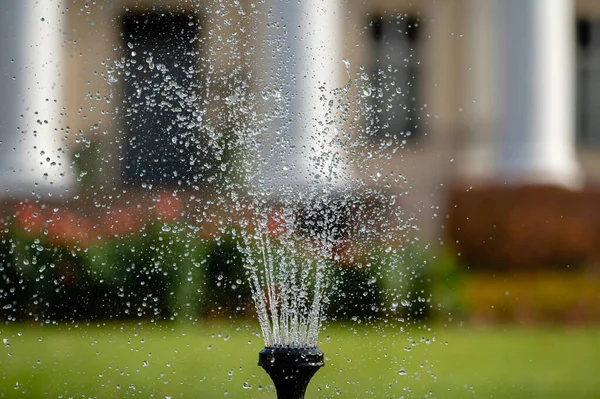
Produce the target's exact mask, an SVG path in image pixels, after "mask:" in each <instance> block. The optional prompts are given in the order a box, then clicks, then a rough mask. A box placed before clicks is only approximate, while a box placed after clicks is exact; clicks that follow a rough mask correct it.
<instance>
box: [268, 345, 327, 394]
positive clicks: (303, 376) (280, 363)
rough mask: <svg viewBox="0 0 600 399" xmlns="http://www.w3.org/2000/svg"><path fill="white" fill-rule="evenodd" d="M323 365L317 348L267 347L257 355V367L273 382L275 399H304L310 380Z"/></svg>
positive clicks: (321, 353)
mask: <svg viewBox="0 0 600 399" xmlns="http://www.w3.org/2000/svg"><path fill="white" fill-rule="evenodd" d="M324 364H325V363H324V362H323V352H321V350H319V349H318V348H288V347H267V348H265V349H263V350H262V351H260V353H259V354H258V365H259V366H261V367H262V368H264V369H265V370H266V372H267V374H269V376H270V377H271V379H272V380H273V383H274V384H275V388H276V389H277V399H304V394H305V393H306V387H307V386H308V383H309V382H310V379H311V378H312V377H313V376H314V375H315V373H316V372H317V370H319V369H320V368H321V367H323V366H324Z"/></svg>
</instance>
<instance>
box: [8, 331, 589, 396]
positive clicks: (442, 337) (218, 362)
mask: <svg viewBox="0 0 600 399" xmlns="http://www.w3.org/2000/svg"><path fill="white" fill-rule="evenodd" d="M258 331H259V329H258V326H256V325H255V324H253V323H252V322H247V324H244V322H238V323H235V324H201V325H180V324H150V323H137V324H136V323H125V324H120V323H114V324H105V323H100V324H90V325H84V324H80V325H76V324H64V325H59V326H52V325H50V326H43V327H42V326H39V325H27V324H9V325H4V326H1V327H0V339H2V340H4V345H3V347H0V397H4V398H45V397H48V398H130V397H139V398H221V397H224V396H227V397H232V398H256V399H259V398H274V397H275V393H274V390H273V388H272V387H271V386H269V384H270V381H269V380H268V377H267V376H266V374H265V373H264V372H263V371H262V369H260V368H259V367H258V366H257V365H256V360H257V353H258V351H259V350H260V349H262V346H263V343H262V340H261V338H259V337H258V336H257V333H258ZM321 338H322V340H323V342H322V343H321V344H320V345H319V346H320V347H321V349H323V351H324V352H325V354H326V356H327V360H326V363H327V364H326V367H325V368H323V369H322V370H320V371H319V372H318V373H317V375H316V376H315V378H314V379H313V382H312V384H311V386H310V387H309V392H308V394H307V398H332V397H338V395H339V396H341V397H346V398H401V397H405V398H423V397H427V398H444V399H448V398H450V399H451V398H545V399H548V398H580V399H581V398H600V380H599V379H598V378H597V374H598V372H599V371H600V328H599V327H593V328H592V327H590V328H580V329H573V330H565V329H560V328H517V327H506V328H503V327H496V328H488V329H478V328H475V327H453V328H443V327H433V328H432V329H431V331H428V330H427V329H426V328H422V329H417V328H414V329H411V330H409V331H406V332H402V331H400V329H393V328H391V327H384V326H370V327H364V326H362V325H348V326H343V325H333V326H329V327H328V328H327V329H326V330H325V331H323V333H322V335H321ZM244 385H246V386H244Z"/></svg>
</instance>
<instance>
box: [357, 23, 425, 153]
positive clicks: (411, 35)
mask: <svg viewBox="0 0 600 399" xmlns="http://www.w3.org/2000/svg"><path fill="white" fill-rule="evenodd" d="M419 25H420V24H419V19H417V18H413V17H411V16H408V15H406V14H398V15H394V16H385V17H384V16H376V17H375V18H373V19H372V20H371V22H370V24H369V27H370V33H371V35H370V38H371V40H370V47H371V51H370V58H371V62H370V66H371V67H370V70H371V83H372V85H373V93H372V95H371V97H370V99H371V105H372V109H373V112H372V114H371V115H370V116H369V118H368V119H369V120H368V122H367V123H368V124H369V126H368V128H369V131H370V132H371V134H372V135H373V136H374V137H380V138H384V137H386V138H387V137H392V138H396V139H403V138H404V139H407V142H408V141H411V140H410V139H411V138H414V137H416V136H417V135H418V134H419V131H420V126H419V123H420V119H421V118H420V114H421V109H422V105H421V104H420V102H419V91H418V88H419V87H418V86H419V80H420V60H419V57H420V54H419V47H420V46H419V43H420V40H419V39H420V31H421V28H420V26H419Z"/></svg>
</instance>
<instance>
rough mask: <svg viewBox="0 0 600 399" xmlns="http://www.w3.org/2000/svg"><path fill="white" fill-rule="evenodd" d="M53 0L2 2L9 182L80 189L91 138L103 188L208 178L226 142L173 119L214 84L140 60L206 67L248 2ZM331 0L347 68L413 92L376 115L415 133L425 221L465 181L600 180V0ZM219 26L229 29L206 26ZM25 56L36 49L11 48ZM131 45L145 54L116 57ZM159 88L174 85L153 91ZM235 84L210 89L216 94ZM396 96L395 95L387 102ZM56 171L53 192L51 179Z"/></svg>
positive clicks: (412, 147)
mask: <svg viewBox="0 0 600 399" xmlns="http://www.w3.org/2000/svg"><path fill="white" fill-rule="evenodd" d="M251 3H252V2H250V1H242V6H243V7H245V9H247V10H251V9H252V5H251ZM333 3H335V4H336V5H335V6H333ZM44 4H45V5H43V6H40V5H39V4H37V3H36V2H35V1H33V0H28V1H20V2H14V3H11V4H10V5H4V6H3V8H2V10H1V13H2V16H3V18H4V19H3V21H4V20H5V22H6V24H4V23H3V24H2V26H3V27H5V28H6V29H7V30H6V32H4V33H3V35H2V37H3V39H2V46H3V48H2V55H1V57H2V58H1V61H2V70H1V73H2V75H1V79H0V85H2V86H0V87H2V91H3V93H5V97H4V100H3V103H2V114H1V115H2V125H0V137H2V141H3V144H2V147H0V151H1V153H0V154H1V156H0V168H1V169H0V188H1V191H2V193H9V194H10V193H12V194H15V193H19V192H20V193H21V194H23V195H26V194H28V193H29V192H30V191H36V190H38V191H39V192H40V193H45V192H46V191H57V190H56V189H55V188H56V187H57V186H58V187H59V189H58V191H59V192H61V195H69V194H68V193H67V194H65V193H64V190H65V189H67V190H70V191H71V192H76V191H77V190H78V189H77V182H76V180H77V178H78V176H77V175H78V172H76V171H75V172H73V171H72V170H77V162H83V161H81V159H75V158H74V157H73V154H74V153H75V152H76V151H78V150H79V149H83V148H84V147H85V148H87V149H92V150H90V151H88V152H87V153H85V151H83V150H82V151H80V153H81V154H84V155H82V156H83V157H84V158H85V156H86V154H87V155H89V156H91V157H93V156H94V154H98V153H100V152H101V153H102V154H104V155H103V156H102V157H101V159H100V162H99V163H98V165H96V166H95V167H94V168H92V169H93V170H90V172H88V173H95V176H94V178H93V179H92V181H93V185H94V189H95V190H110V189H114V188H115V187H120V186H121V185H122V184H124V183H133V184H140V183H142V182H151V183H152V182H154V183H156V184H158V185H160V184H171V183H172V182H173V181H176V180H178V179H186V178H188V179H194V178H196V179H198V175H197V173H195V171H194V169H193V167H189V162H187V160H189V159H190V158H196V162H197V164H202V163H205V162H209V161H210V159H211V156H212V154H210V153H204V154H200V155H199V154H197V153H195V152H194V149H192V148H188V147H186V146H184V147H185V148H186V150H185V151H179V150H177V151H176V150H175V149H174V148H170V147H169V143H168V142H165V141H164V140H165V138H164V137H163V136H161V132H163V131H168V132H170V133H169V134H170V136H169V137H173V136H182V135H183V136H185V135H186V134H188V133H187V132H189V131H190V130H194V129H195V127H194V126H195V124H196V123H201V122H198V121H199V120H200V119H201V117H202V116H200V117H199V116H198V115H196V114H194V112H193V109H194V107H195V105H194V104H195V102H196V103H200V102H201V100H202V98H203V96H205V95H206V93H198V92H197V90H196V89H193V90H192V89H190V87H192V86H193V85H192V83H193V79H194V77H193V74H192V73H189V74H186V73H176V74H170V75H169V80H170V81H171V82H173V83H172V85H171V87H170V88H169V87H167V86H165V82H164V81H160V79H163V78H164V74H163V75H160V76H159V75H157V74H155V73H153V72H152V71H153V69H152V68H150V67H149V68H150V69H143V68H141V67H140V65H142V64H143V65H145V66H152V65H155V64H157V65H158V64H160V65H162V66H163V67H164V68H167V69H170V70H173V71H174V70H178V71H185V69H186V68H187V69H189V70H190V71H192V70H193V69H194V67H195V63H196V62H197V60H196V59H193V54H194V51H196V50H197V53H196V54H201V52H202V51H204V50H205V49H206V48H219V41H220V40H222V38H227V37H230V36H231V37H232V35H233V34H234V31H237V30H239V28H240V27H244V26H245V25H244V24H249V23H251V21H252V20H251V19H247V18H243V16H240V15H238V16H233V17H231V20H230V21H229V23H220V22H219V20H218V15H219V13H218V12H217V13H213V14H211V18H210V19H204V18H203V8H204V7H207V6H208V4H205V3H204V2H202V1H158V0H118V1H117V0H115V1H111V2H102V3H101V4H90V3H88V2H85V1H80V0H74V1H67V0H64V1H62V2H61V1H58V0H54V1H48V2H47V3H44ZM223 4H224V3H223ZM273 4H275V3H273ZM332 7H333V8H332V9H331V10H332V11H331V12H332V13H337V14H336V15H338V19H339V20H338V21H337V23H335V24H333V23H332V22H331V20H329V21H324V22H323V23H329V24H332V26H331V31H330V32H329V39H330V40H339V43H340V45H341V51H340V53H341V54H343V57H344V58H345V59H346V60H347V61H348V63H349V65H350V67H349V70H348V71H347V70H346V69H345V68H344V65H343V63H342V60H341V59H340V60H339V62H338V63H337V65H338V72H337V73H338V74H339V75H342V76H341V78H340V79H341V80H342V81H343V80H344V79H345V77H346V76H347V75H346V74H348V73H356V72H357V71H358V69H359V67H361V66H363V67H364V68H365V70H366V71H367V72H368V73H370V74H372V75H376V74H377V71H379V70H383V69H387V68H391V69H390V71H392V72H390V74H391V77H390V79H391V80H395V81H397V82H398V85H399V86H401V89H402V91H403V96H397V97H394V98H393V99H392V98H391V97H389V98H388V96H386V90H388V89H386V88H384V87H383V86H382V87H379V88H377V89H378V90H380V91H381V92H382V93H383V96H382V97H381V98H383V100H381V99H374V100H373V105H374V106H377V107H379V108H381V109H382V112H383V116H382V117H381V118H380V119H381V120H385V121H386V122H385V123H384V124H382V126H377V127H376V129H375V130H377V131H378V133H377V134H375V135H374V136H373V137H372V138H371V140H374V141H376V140H386V139H389V137H396V138H397V139H399V140H404V141H405V143H406V144H405V148H404V149H403V150H402V151H398V152H397V153H396V154H394V156H393V157H392V159H391V162H390V164H389V165H388V166H387V167H388V168H389V170H394V171H399V172H400V173H402V174H404V175H405V176H406V177H407V178H408V182H407V183H406V186H405V187H404V186H403V187H396V188H392V190H394V189H397V190H398V191H399V192H404V191H408V192H409V193H410V195H409V196H407V197H406V199H405V201H406V206H407V208H412V209H413V211H414V212H415V213H416V214H421V215H422V216H421V219H422V222H423V223H422V227H423V229H424V230H429V231H433V230H436V229H437V228H438V227H439V224H440V222H439V220H433V221H431V220H432V218H434V219H435V214H439V211H438V210H437V207H439V206H443V204H444V203H445V198H446V194H447V192H448V190H449V189H451V188H452V187H457V186H460V187H462V186H464V187H467V188H468V187H470V186H477V185H484V184H485V185H487V184H492V185H500V186H505V185H521V184H550V185H559V186H564V187H569V188H578V187H582V186H583V185H585V184H587V183H589V182H594V181H597V180H599V179H600V152H599V151H600V147H599V146H598V144H599V143H600V119H599V118H600V117H599V116H598V113H597V112H595V107H596V104H600V86H598V84H599V83H598V82H600V80H598V77H599V76H600V75H599V73H600V63H599V62H598V60H599V59H600V58H599V57H600V3H598V2H596V1H593V0H551V1H544V0H507V1H501V2H499V1H494V0H451V1H435V0H422V1H413V2H409V1H401V0H398V1H390V0H375V1H371V2H368V3H365V2H359V1H353V0H349V1H348V2H345V3H342V6H341V8H340V7H339V6H338V5H337V2H333V1H332ZM225 19H226V18H225V17H223V21H224V20H225ZM236 19H237V20H239V21H238V23H237V24H233V25H236V26H233V25H232V24H231V21H235V20H236ZM223 21H222V22H223ZM9 22H10V24H13V25H14V24H17V26H12V25H10V24H9ZM207 24H209V25H207ZM210 24H214V26H212V27H211V26H210ZM9 25H10V26H9ZM217 25H218V27H217ZM317 25H318V24H317V23H315V24H314V26H317ZM323 27H324V25H320V28H319V29H324V28H323ZM246 28H247V32H260V29H258V30H257V29H256V27H252V26H247V27H246ZM215 29H216V31H218V33H219V34H218V35H212V34H211V35H208V34H207V32H209V31H213V30H215ZM308 29H309V30H310V28H308ZM16 32H20V33H19V34H18V35H17V34H16ZM238 33H239V32H238ZM305 33H308V34H310V32H309V31H307V32H305ZM263 39H264V37H261V36H260V35H255V36H254V37H250V38H248V39H244V40H245V41H247V43H248V45H249V46H253V45H259V44H260V43H261V41H262V40H263ZM143 46H146V47H148V48H146V50H148V49H150V48H162V49H168V51H167V52H162V53H161V51H155V52H154V55H153V56H150V60H149V56H148V55H147V51H144V49H143V48H141V47H143ZM34 48H35V49H36V51H34V52H31V50H32V49H34ZM132 48H135V50H134V51H133V52H132ZM27 51H30V52H31V54H29V55H27V54H26V53H27ZM21 53H23V54H24V55H23V56H22V57H21V58H18V57H15V56H13V55H12V54H21ZM134 53H135V54H134ZM161 54H163V55H161ZM239 57H240V58H239V59H238V60H237V64H236V63H232V62H230V60H228V58H227V55H226V54H224V53H223V54H219V53H218V52H217V53H216V54H214V56H213V57H212V58H211V60H213V61H214V65H211V68H214V69H216V70H220V71H221V73H222V74H227V73H228V72H231V71H232V70H233V69H234V68H236V65H239V64H240V63H241V64H245V65H253V64H254V63H255V61H256V60H253V59H252V58H251V56H249V55H247V54H244V53H240V54H239ZM125 58H128V59H133V60H134V61H135V63H129V64H128V65H129V66H126V67H124V68H123V69H121V70H118V71H117V70H115V65H118V64H119V63H121V62H123V60H124V59H125ZM182 64H183V65H184V67H183V68H181V65H182ZM176 65H177V68H175V66H176ZM331 65H333V64H331ZM331 65H330V66H331ZM11 68H12V69H11ZM14 68H17V70H14V71H13V69H14ZM117 75H120V76H117ZM131 76H135V79H134V78H131ZM157 76H158V78H157ZM128 77H129V78H128ZM157 79H159V80H157ZM376 81H377V79H374V82H376ZM15 82H16V83H15ZM144 85H145V86H147V87H157V88H161V89H160V90H155V91H153V92H152V93H148V92H147V91H146V92H144V90H143V88H142V86H144ZM161 85H162V86H161ZM226 90H227V88H226V87H216V88H211V93H210V94H209V95H210V96H220V95H221V94H223V93H225V92H226ZM48 93H50V94H48ZM147 96H153V97H152V99H151V101H150V103H152V104H155V106H154V107H150V108H148V107H147V106H146V105H147V104H148V103H149V100H148V98H147ZM11 98H13V99H17V101H12V100H11ZM136 98H138V99H139V101H138V102H137V103H136V100H135V99H136ZM182 98H186V100H185V101H184V100H181V99H182ZM388 100H389V101H391V107H386V104H383V103H378V101H379V102H381V101H388ZM169 101H170V102H177V101H181V102H182V104H181V107H176V108H177V109H173V108H171V109H170V111H165V109H164V108H161V107H160V106H156V104H160V103H162V102H169ZM19 107H20V108H19ZM21 108H22V109H21ZM115 108H119V115H121V116H120V117H117V116H116V115H117V114H116V113H115ZM198 108H199V107H198ZM207 112H211V111H210V110H209V111H207ZM213 112H217V113H218V111H215V110H213ZM40 113H41V114H44V115H42V116H43V117H41V116H40V115H39V114H40ZM173 120H176V121H177V120H178V121H182V120H183V121H185V123H173V122H172V121H173ZM170 121H171V122H170ZM188 122H189V123H188ZM365 123H366V122H365ZM38 127H39V128H38ZM41 129H45V130H44V131H43V133H42V130H41ZM78 132H80V133H78ZM31 135H34V136H35V137H36V138H35V139H33V138H30V136H31ZM117 138H119V139H117ZM123 138H124V139H123ZM36 140H37V141H36ZM82 142H85V143H82ZM84 144H85V145H84ZM42 147H45V149H42ZM156 148H161V149H162V150H163V151H162V154H161V157H160V158H159V159H152V156H150V155H149V154H150V153H151V152H152V151H153V150H155V149H156ZM71 150H73V151H71ZM48 153H52V154H51V155H49V154H48ZM78 158H79V157H78ZM183 161H186V162H183ZM38 164H39V168H38V167H37V165H38ZM50 164H52V166H48V165H50ZM71 165H75V168H74V169H72V168H71V167H70V166H71ZM182 165H183V166H182ZM44 168H46V169H48V168H49V170H50V171H51V172H50V173H49V172H48V171H47V170H46V169H44ZM157 170H158V171H160V172H159V173H158V174H157ZM52 173H54V174H52ZM356 173H358V174H360V173H361V171H356ZM40 176H41V177H40ZM194 176H196V177H194ZM202 178H203V177H202V176H200V179H202ZM204 178H207V179H209V178H210V176H204ZM44 181H46V182H47V183H48V182H49V183H48V184H46V186H47V187H51V186H52V189H50V188H46V189H42V188H41V187H43V186H44ZM197 183H198V184H200V185H201V183H202V182H201V181H200V182H197ZM30 187H35V189H30ZM61 190H63V191H61Z"/></svg>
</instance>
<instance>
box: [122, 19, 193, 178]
mask: <svg viewBox="0 0 600 399" xmlns="http://www.w3.org/2000/svg"><path fill="white" fill-rule="evenodd" d="M198 23H199V21H198V19H197V17H196V16H194V15H190V14H177V13H170V12H169V13H158V12H157V13H140V14H134V13H131V14H127V15H125V17H124V23H123V24H124V26H123V28H124V29H123V30H124V35H123V38H124V44H123V46H124V50H125V52H126V54H125V58H126V66H125V98H124V103H125V105H124V110H123V111H124V112H123V116H124V120H123V122H124V130H125V138H126V140H125V146H124V151H125V159H124V162H125V165H124V167H125V169H124V178H125V181H126V182H127V183H153V184H162V185H170V184H177V183H180V184H181V183H183V184H190V183H191V182H192V181H193V180H194V179H195V178H197V177H198V169H197V167H196V166H195V164H199V163H200V162H198V160H197V159H196V157H197V156H198V151H197V149H196V146H197V139H198V131H199V123H200V118H199V115H198V112H199V110H200V98H199V97H200V93H199V90H198V76H197V73H196V63H197V60H198V51H199V44H198V40H197V39H198V38H197V36H198V32H199V27H198Z"/></svg>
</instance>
